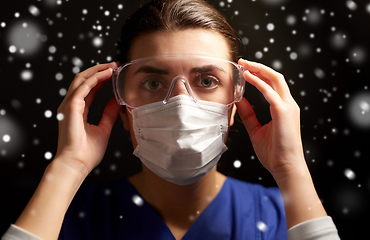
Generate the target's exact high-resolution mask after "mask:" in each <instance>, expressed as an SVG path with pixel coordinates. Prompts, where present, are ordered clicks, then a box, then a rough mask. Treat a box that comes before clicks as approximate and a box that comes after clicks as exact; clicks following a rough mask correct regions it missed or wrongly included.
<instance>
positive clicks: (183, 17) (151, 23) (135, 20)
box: [116, 0, 238, 63]
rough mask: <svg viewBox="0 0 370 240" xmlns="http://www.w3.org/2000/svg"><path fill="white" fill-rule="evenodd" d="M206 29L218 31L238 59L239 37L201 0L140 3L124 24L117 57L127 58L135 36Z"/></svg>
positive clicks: (231, 53) (120, 59) (118, 59)
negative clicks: (141, 4) (138, 7)
mask: <svg viewBox="0 0 370 240" xmlns="http://www.w3.org/2000/svg"><path fill="white" fill-rule="evenodd" d="M197 28H201V29H207V30H212V31H215V32H217V33H219V34H221V35H222V36H223V37H224V38H225V40H226V42H227V44H228V46H229V48H230V58H231V59H230V60H232V61H234V62H236V61H237V59H238V40H237V37H236V34H235V32H234V30H233V29H232V28H231V26H230V25H229V23H228V22H227V21H226V19H225V18H224V16H222V14H221V13H220V12H219V11H217V10H216V9H215V8H214V7H212V6H211V5H210V4H208V3H207V2H205V1H203V0H154V1H151V2H149V3H148V4H146V5H144V6H142V7H141V8H140V9H139V10H138V11H137V12H135V13H134V14H133V15H132V16H131V17H130V18H128V19H127V20H126V22H125V23H124V25H123V28H122V32H121V37H120V39H119V41H118V44H117V47H118V48H117V56H116V58H117V59H116V60H117V61H120V62H121V63H125V62H128V61H130V60H132V59H129V51H130V47H131V45H132V43H133V42H134V41H135V39H136V38H137V37H139V36H141V35H144V34H149V33H153V32H159V31H162V32H175V31H179V30H187V29H197Z"/></svg>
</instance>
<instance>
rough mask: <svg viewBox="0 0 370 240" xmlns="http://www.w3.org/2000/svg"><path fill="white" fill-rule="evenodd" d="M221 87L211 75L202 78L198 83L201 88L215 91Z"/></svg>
mask: <svg viewBox="0 0 370 240" xmlns="http://www.w3.org/2000/svg"><path fill="white" fill-rule="evenodd" d="M219 85H220V81H219V80H218V79H217V78H216V77H214V76H211V75H206V76H200V80H199V82H198V86H199V87H203V88H209V89H213V88H216V87H218V86H219Z"/></svg>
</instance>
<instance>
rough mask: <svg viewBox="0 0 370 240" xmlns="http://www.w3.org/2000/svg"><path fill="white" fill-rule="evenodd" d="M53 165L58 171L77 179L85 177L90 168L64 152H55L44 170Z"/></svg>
mask: <svg viewBox="0 0 370 240" xmlns="http://www.w3.org/2000/svg"><path fill="white" fill-rule="evenodd" d="M54 166H55V168H56V169H58V170H59V171H63V172H64V173H65V174H68V175H71V177H75V178H77V179H85V178H86V177H87V175H89V173H90V170H89V169H88V168H87V167H86V165H85V164H84V163H83V162H81V161H78V160H75V159H73V158H70V157H69V156H68V155H66V154H64V155H62V154H57V155H56V156H55V158H54V159H53V161H52V162H51V163H50V164H49V166H48V167H47V169H46V171H48V169H49V168H50V169H51V168H53V167H54Z"/></svg>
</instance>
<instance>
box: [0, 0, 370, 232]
mask: <svg viewBox="0 0 370 240" xmlns="http://www.w3.org/2000/svg"><path fill="white" fill-rule="evenodd" d="M143 2H146V1H143ZM210 2H211V3H212V5H214V6H215V7H216V8H217V9H219V10H220V11H221V12H222V13H223V14H224V15H225V16H226V17H227V19H228V21H229V22H230V24H231V25H232V27H233V28H234V29H235V30H236V32H237V33H238V34H239V36H240V38H241V40H242V43H243V44H241V48H240V55H241V56H243V57H244V58H246V59H249V60H253V61H258V62H262V63H264V64H266V65H269V66H271V67H273V68H275V69H276V70H277V71H279V72H281V73H283V74H284V76H285V78H286V80H287V82H288V84H289V87H290V89H291V93H292V95H293V97H294V98H295V100H296V101H297V103H298V104H299V106H300V108H301V122H302V138H303V144H304V150H305V156H306V160H307V164H308V166H309V168H310V171H311V174H312V177H313V181H314V183H315V186H316V188H317V191H318V194H319V196H320V198H321V200H322V202H323V204H324V207H325V208H326V210H327V212H328V214H329V215H330V216H332V217H333V219H334V222H335V223H336V225H337V228H338V230H339V234H340V236H341V238H342V239H360V238H361V236H362V237H364V236H367V235H368V231H367V229H366V227H367V226H368V225H369V223H370V221H369V220H368V218H367V217H368V216H369V213H370V211H369V206H368V205H369V204H368V203H369V202H370V201H369V200H370V197H369V191H370V173H369V170H368V168H367V167H368V166H369V164H368V162H369V154H370V151H369V143H370V141H369V139H370V138H369V127H370V92H369V90H368V85H369V83H370V81H369V80H370V71H369V54H370V52H369V42H370V34H369V30H370V0H366V1H365V0H363V1H360V0H357V1H345V0H339V1H338V0H330V1H322V0H321V1H308V0H300V1H298V0H255V1H252V0H222V1H219V0H218V1H210ZM141 3H142V1H128V0H126V1H124V0H122V1H116V0H113V1H86V0H80V1H77V0H73V1H72V0H69V1H67V0H60V1H56V0H46V1H37V0H32V1H27V3H26V4H25V1H2V2H1V5H0V56H1V57H0V235H2V234H3V233H4V232H5V230H6V229H7V228H8V226H9V224H10V223H12V222H14V221H15V220H16V218H17V217H18V216H19V214H20V213H21V211H22V209H23V208H24V207H25V205H26V204H27V202H28V200H29V199H30V197H31V195H32V193H33V192H34V190H35V188H36V187H37V184H38V182H39V180H40V179H41V177H42V174H43V171H44V169H45V167H46V166H47V164H48V163H49V162H50V160H51V159H52V157H53V156H54V155H55V153H56V146H57V134H58V133H57V125H58V121H57V119H56V109H57V108H58V106H59V104H60V102H61V101H62V99H63V97H64V94H65V91H66V90H67V89H68V86H69V84H70V82H71V81H72V79H73V77H74V75H75V73H77V72H79V71H82V70H84V69H86V68H88V67H90V66H93V65H95V64H97V63H103V62H108V61H112V60H114V56H115V43H116V41H117V39H118V37H119V34H120V29H121V26H122V23H123V22H124V20H125V19H126V18H127V17H128V16H129V15H130V14H131V13H133V12H134V11H135V10H136V9H138V8H139V6H140V4H141ZM120 4H121V5H120ZM120 6H122V7H120ZM35 9H36V10H35ZM269 24H270V25H269ZM271 24H272V25H271ZM272 26H273V27H272ZM109 88H110V86H107V87H106V91H104V92H103V93H100V95H99V96H98V99H97V100H96V101H95V102H94V104H93V106H92V109H91V110H90V111H91V112H92V113H91V114H90V121H91V122H93V123H97V122H98V121H99V117H100V114H101V112H102V110H103V108H104V106H105V104H106V102H107V100H108V99H109V97H110V95H109V92H110V91H109ZM245 96H246V97H247V99H248V100H249V101H250V102H251V103H252V105H254V108H255V111H256V113H257V116H258V118H259V119H260V121H261V122H262V123H267V122H268V121H269V111H268V110H269V109H268V104H267V103H266V101H265V100H264V98H263V97H262V96H261V94H259V93H258V92H257V91H256V90H255V89H254V88H253V87H252V86H250V85H248V86H247V90H246V94H245ZM48 114H49V115H48ZM50 115H51V116H50ZM121 124H122V123H121V121H120V120H117V123H116V125H115V127H114V129H113V132H112V137H111V141H110V144H109V146H108V150H107V153H106V155H105V158H104V160H103V162H102V163H101V164H100V165H99V166H98V167H97V168H96V169H95V170H94V171H93V172H92V173H91V174H90V175H89V176H88V178H87V179H86V181H85V183H95V182H102V181H109V180H112V179H117V178H121V177H127V176H130V175H132V174H134V173H135V172H137V171H139V169H140V162H139V161H138V159H136V158H135V157H134V156H133V155H132V151H133V148H132V145H131V142H130V139H129V135H128V133H126V132H125V131H124V130H123V128H122V126H121ZM228 147H229V150H228V151H227V152H226V153H225V154H224V156H223V157H222V160H221V161H220V164H219V170H220V171H221V172H223V173H224V174H227V175H229V176H233V177H235V178H239V179H242V180H246V181H250V182H255V183H260V184H262V185H264V186H275V185H276V184H275V182H274V180H273V178H272V177H271V175H270V174H269V173H268V172H267V171H266V170H265V169H264V168H263V167H262V166H261V164H260V163H259V161H258V160H257V159H256V157H255V155H254V152H253V149H252V147H251V144H250V142H249V138H248V135H247V133H246V131H245V129H244V127H243V125H242V124H241V123H240V121H237V122H236V124H235V126H234V127H233V128H232V129H231V133H230V134H229V140H228ZM48 155H49V156H48ZM50 156H51V158H50ZM235 160H239V161H240V162H241V166H240V167H235V166H234V163H235ZM362 239H363V238H362Z"/></svg>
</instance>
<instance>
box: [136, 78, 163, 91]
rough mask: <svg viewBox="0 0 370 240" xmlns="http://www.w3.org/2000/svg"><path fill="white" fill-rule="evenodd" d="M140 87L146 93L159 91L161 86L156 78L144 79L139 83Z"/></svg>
mask: <svg viewBox="0 0 370 240" xmlns="http://www.w3.org/2000/svg"><path fill="white" fill-rule="evenodd" d="M140 86H141V87H142V88H144V89H145V90H148V91H156V90H159V89H161V88H162V87H163V84H162V83H161V81H159V80H157V79H156V78H146V79H144V80H143V81H142V82H141V83H140Z"/></svg>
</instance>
